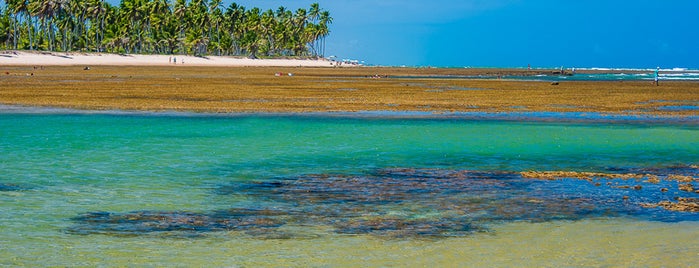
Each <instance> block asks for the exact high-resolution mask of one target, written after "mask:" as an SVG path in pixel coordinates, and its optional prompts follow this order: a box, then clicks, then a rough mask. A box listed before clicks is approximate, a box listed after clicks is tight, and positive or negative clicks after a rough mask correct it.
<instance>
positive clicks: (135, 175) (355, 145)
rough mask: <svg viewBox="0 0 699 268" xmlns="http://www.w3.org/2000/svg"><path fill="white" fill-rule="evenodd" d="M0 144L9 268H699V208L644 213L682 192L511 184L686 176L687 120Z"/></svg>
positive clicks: (101, 129) (9, 130) (314, 119)
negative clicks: (536, 174) (547, 174)
mask: <svg viewBox="0 0 699 268" xmlns="http://www.w3.org/2000/svg"><path fill="white" fill-rule="evenodd" d="M0 133H1V136H2V139H0V151H2V154H0V170H2V173H1V174H0V185H4V187H2V188H0V190H1V191H0V265H2V266H181V267H191V266H214V267H237V266H243V267H257V266H302V267H308V266H311V267H314V266H427V265H439V266H474V267H483V266H673V267H683V266H686V267H689V266H692V265H694V264H695V263H697V262H699V253H698V252H699V243H697V242H696V241H699V215H697V213H691V212H670V211H665V210H663V209H660V208H642V207H640V206H639V204H640V203H642V202H658V201H664V200H673V198H674V197H689V198H696V197H698V195H699V194H695V193H689V192H683V191H679V190H677V186H678V185H677V182H672V181H667V182H666V181H663V182H662V183H661V184H659V185H653V184H649V183H646V182H644V180H630V181H629V180H624V181H615V180H610V181H607V180H604V179H599V180H596V181H599V182H600V184H601V185H602V186H594V185H593V184H591V183H589V182H587V181H581V180H573V179H565V180H556V181H539V180H527V179H523V178H522V177H521V176H519V175H518V173H517V172H520V171H530V170H536V171H549V170H570V171H581V172H582V171H590V172H610V173H626V172H635V173H643V174H646V173H651V174H657V175H659V176H661V178H662V176H665V175H667V174H671V173H672V174H676V173H677V174H680V173H681V174H683V175H689V176H695V178H696V176H699V174H697V172H699V171H697V168H696V166H695V165H697V164H698V163H699V127H697V125H696V124H659V123H658V122H653V123H652V124H644V123H642V122H632V123H615V124H610V123H594V122H586V123H563V122H561V123H556V122H507V121H495V120H492V121H488V120H486V121H478V120H465V119H458V118H457V119H455V118H453V119H405V118H402V119H401V118H377V117H363V118H337V117H324V116H256V115H240V116H223V117H221V116H205V115H190V116H186V115H158V114H150V115H143V114H141V115H135V114H115V115H110V114H61V113H58V114H22V113H4V114H0ZM357 182H359V183H357ZM409 183H410V184H409ZM641 184H642V185H643V190H640V191H636V190H633V189H624V188H621V187H619V188H614V187H608V185H612V186H619V185H622V186H623V185H628V186H634V185H641ZM413 186H414V187H413ZM695 186H696V188H699V185H696V182H695ZM660 187H667V188H668V189H670V190H669V191H668V192H662V193H661V192H660V191H659V188H660ZM347 193H350V194H347ZM622 196H627V197H629V198H628V199H622ZM624 200H626V201H624ZM260 211H264V212H263V213H262V212H260ZM239 219H242V220H240V222H238V221H237V220H239ZM231 222H233V223H237V224H233V223H231ZM242 224H245V228H242V227H240V226H243V225H242Z"/></svg>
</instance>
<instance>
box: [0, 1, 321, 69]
mask: <svg viewBox="0 0 699 268" xmlns="http://www.w3.org/2000/svg"><path fill="white" fill-rule="evenodd" d="M170 1H172V2H170ZM2 2H4V3H3V4H2V5H0V49H14V50H45V51H93V52H110V53H139V54H189V55H201V56H203V55H249V56H250V57H257V56H323V55H324V54H325V38H326V37H327V36H328V34H329V33H330V30H329V28H328V26H329V24H331V23H332V20H333V19H332V17H330V12H328V11H326V10H323V9H321V8H320V5H319V4H318V3H314V4H311V6H310V8H309V9H303V8H299V9H298V10H296V11H291V10H288V9H286V8H285V7H279V8H278V9H276V10H271V9H270V10H266V11H262V10H260V9H259V8H251V9H246V8H245V7H243V6H241V5H238V4H236V3H232V4H230V5H229V6H228V7H225V8H224V7H223V4H222V0H122V1H121V2H120V3H119V5H118V6H114V5H111V4H109V3H108V2H107V1H105V0H2Z"/></svg>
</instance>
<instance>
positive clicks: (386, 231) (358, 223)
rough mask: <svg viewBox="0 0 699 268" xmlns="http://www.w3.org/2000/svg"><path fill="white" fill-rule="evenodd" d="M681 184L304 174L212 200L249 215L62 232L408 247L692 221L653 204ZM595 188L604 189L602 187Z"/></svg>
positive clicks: (552, 177)
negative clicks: (567, 227) (474, 237)
mask: <svg viewBox="0 0 699 268" xmlns="http://www.w3.org/2000/svg"><path fill="white" fill-rule="evenodd" d="M646 171H648V170H646ZM665 171H668V172H670V173H672V172H671V170H664V171H663V172H665ZM683 174H684V173H683ZM682 176H685V175H682ZM687 179H694V177H691V176H688V175H687V177H681V178H680V177H677V178H675V177H671V176H670V175H667V174H663V175H657V174H650V173H649V172H644V173H640V174H634V173H591V172H571V171H558V172H537V171H531V172H502V171H493V172H490V171H469V170H447V169H413V168H396V169H381V170H377V171H373V172H370V173H367V174H310V175H300V176H292V177H286V178H273V179H267V180H257V181H239V182H234V183H231V184H229V185H225V186H221V187H219V188H218V190H217V191H216V193H217V194H220V195H246V196H247V197H249V198H250V199H252V200H259V201H260V202H257V204H258V205H257V206H256V207H254V208H232V209H229V210H219V211H213V212H206V213H193V212H177V211H175V212H167V211H165V212H163V211H141V212H130V213H108V212H92V213H87V214H83V215H80V216H78V217H75V218H74V219H73V220H74V221H75V223H76V224H75V226H73V227H72V228H71V229H69V230H68V231H69V232H71V233H75V234H110V235H138V234H148V233H158V232H194V233H206V232H215V231H240V232H241V233H245V234H247V235H251V236H254V237H258V238H261V239H284V238H293V237H296V236H295V235H294V233H293V232H290V231H288V230H287V229H288V228H287V227H288V226H322V227H329V228H330V229H331V230H334V231H335V232H336V233H340V234H358V235H359V234H368V235H375V236H381V237H400V238H406V237H450V236H463V235H468V234H471V233H473V232H481V231H486V230H487V226H488V225H490V224H492V223H498V222H508V221H531V222H541V221H552V220H579V219H585V218H590V217H618V216H633V217H645V218H648V219H651V220H661V221H682V220H699V214H686V213H685V212H684V211H692V210H686V209H684V210H679V209H670V208H671V207H672V204H669V205H668V204H665V203H659V202H662V201H666V200H668V198H669V196H668V195H670V193H667V192H664V191H662V189H668V188H670V187H673V188H674V187H677V185H678V183H679V181H682V180H687ZM599 180H608V183H607V184H605V185H607V186H602V184H601V183H599V182H598V181H599ZM651 181H652V182H651ZM612 182H614V183H612ZM673 194H675V193H673ZM686 194H692V193H686ZM680 197H681V198H685V197H684V196H680ZM681 200H684V201H682V202H677V204H680V205H682V206H684V207H692V206H693V205H692V204H693V203H692V202H689V201H691V200H690V199H681ZM687 200H689V201H687ZM642 204H657V205H654V206H648V205H644V206H641V205H642ZM232 205H234V204H232ZM654 208H667V209H654ZM676 211H677V212H676ZM682 213H684V214H682ZM303 236H304V237H314V234H304V235H303Z"/></svg>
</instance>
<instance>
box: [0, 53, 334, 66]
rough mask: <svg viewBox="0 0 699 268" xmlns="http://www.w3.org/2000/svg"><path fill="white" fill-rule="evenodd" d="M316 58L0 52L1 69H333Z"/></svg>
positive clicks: (324, 61) (328, 63) (329, 62)
mask: <svg viewBox="0 0 699 268" xmlns="http://www.w3.org/2000/svg"><path fill="white" fill-rule="evenodd" d="M333 64H334V62H332V61H329V60H325V59H319V60H312V59H249V58H244V57H219V56H207V57H195V56H185V55H138V54H128V55H126V54H122V55H120V54H108V53H80V52H68V53H66V52H28V51H0V66H2V65H12V66H58V65H65V66H68V65H81V66H82V65H84V66H96V65H117V66H168V65H172V66H221V67H225V66H278V67H283V66H286V67H298V66H301V67H332V66H333Z"/></svg>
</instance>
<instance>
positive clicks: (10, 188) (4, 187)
mask: <svg viewBox="0 0 699 268" xmlns="http://www.w3.org/2000/svg"><path fill="white" fill-rule="evenodd" d="M26 189H28V188H27V187H25V186H21V185H18V184H13V183H0V192H15V191H22V190H26Z"/></svg>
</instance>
